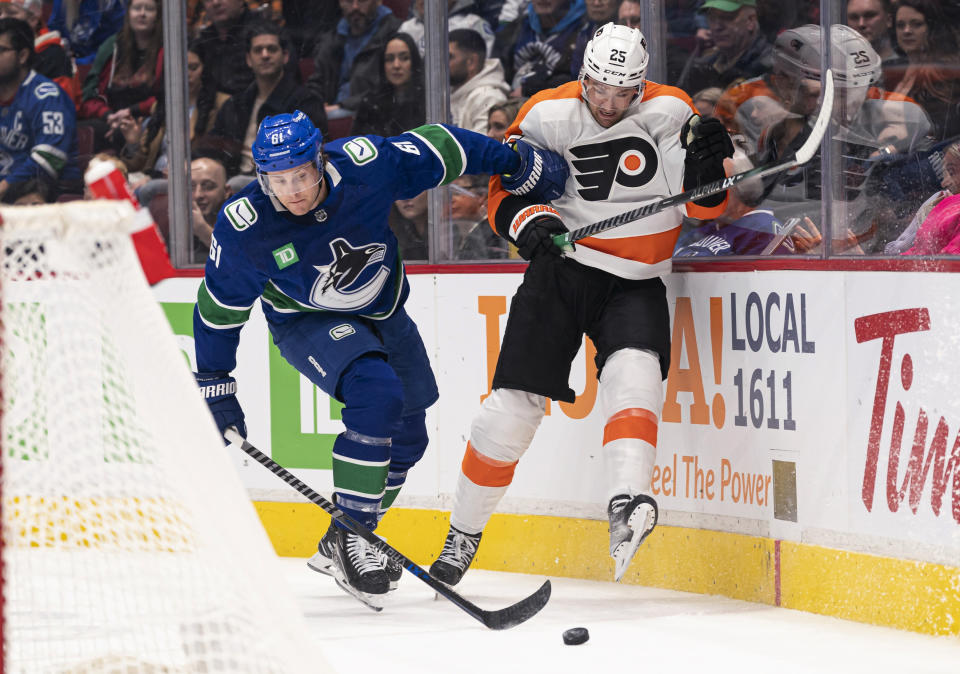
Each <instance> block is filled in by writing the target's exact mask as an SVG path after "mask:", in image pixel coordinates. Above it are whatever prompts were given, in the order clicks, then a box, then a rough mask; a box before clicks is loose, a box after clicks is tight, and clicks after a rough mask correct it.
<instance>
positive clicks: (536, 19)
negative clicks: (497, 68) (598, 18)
mask: <svg viewBox="0 0 960 674" xmlns="http://www.w3.org/2000/svg"><path fill="white" fill-rule="evenodd" d="M585 20H586V19H585V6H584V0H532V1H531V2H530V4H529V5H528V6H527V10H526V12H524V13H523V14H522V15H521V16H520V17H518V18H517V19H515V20H514V21H512V22H510V23H509V24H507V25H506V26H503V27H502V28H501V30H500V32H499V33H498V34H497V39H496V43H495V46H494V54H495V55H498V56H499V57H500V60H501V61H502V63H503V68H504V71H505V72H506V78H507V82H508V83H509V84H510V90H511V94H510V95H511V96H515V97H519V96H532V95H533V94H535V93H537V92H538V91H540V90H542V89H548V88H551V87H556V86H559V85H561V84H564V83H566V82H569V81H570V80H571V79H572V78H571V77H570V70H571V66H570V64H571V61H572V59H573V48H574V46H575V45H576V42H577V35H578V33H579V32H580V29H581V28H582V26H583V23H584V21H585Z"/></svg>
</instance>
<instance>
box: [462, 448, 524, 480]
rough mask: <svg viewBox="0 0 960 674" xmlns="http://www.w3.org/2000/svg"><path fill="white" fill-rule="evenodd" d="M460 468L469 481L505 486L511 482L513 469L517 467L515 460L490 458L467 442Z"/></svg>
mask: <svg viewBox="0 0 960 674" xmlns="http://www.w3.org/2000/svg"><path fill="white" fill-rule="evenodd" d="M460 469H461V470H462V471H463V474H464V475H466V476H467V478H468V479H469V480H470V481H471V482H473V483H474V484H477V485H480V486H481V487H506V486H507V485H509V484H510V483H511V482H513V471H515V470H516V469H517V462H516V461H513V462H509V461H497V460H496V459H491V458H490V457H489V456H484V455H483V454H481V453H480V452H478V451H477V450H475V449H474V448H473V445H471V444H470V443H469V442H468V443H467V451H466V452H464V454H463V463H462V464H461V465H460Z"/></svg>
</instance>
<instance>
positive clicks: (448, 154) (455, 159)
mask: <svg viewBox="0 0 960 674" xmlns="http://www.w3.org/2000/svg"><path fill="white" fill-rule="evenodd" d="M410 133H412V134H414V135H416V136H417V137H418V138H420V140H422V141H423V142H425V143H426V144H427V145H429V146H430V149H431V150H433V151H434V153H435V154H436V155H437V156H438V157H440V161H441V162H443V180H441V181H440V184H441V185H446V184H447V183H452V182H453V181H454V180H456V179H457V178H459V177H460V176H461V175H462V174H463V169H464V168H465V167H466V164H467V155H466V153H465V152H464V151H463V146H462V145H460V141H458V140H457V139H456V138H454V136H453V134H452V133H450V132H449V131H448V130H447V129H445V128H444V127H442V126H440V125H439V124H427V125H425V126H418V127H417V128H416V129H413V130H412V131H411V132H410Z"/></svg>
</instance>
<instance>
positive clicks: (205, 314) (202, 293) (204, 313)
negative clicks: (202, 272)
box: [197, 281, 253, 328]
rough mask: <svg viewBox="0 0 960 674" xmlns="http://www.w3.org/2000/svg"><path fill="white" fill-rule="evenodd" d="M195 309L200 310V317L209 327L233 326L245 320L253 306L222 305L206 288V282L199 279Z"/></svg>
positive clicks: (241, 323)
mask: <svg viewBox="0 0 960 674" xmlns="http://www.w3.org/2000/svg"><path fill="white" fill-rule="evenodd" d="M197 309H198V310H199V311H200V317H201V318H202V319H203V320H204V322H206V323H207V324H208V325H209V326H210V327H213V328H235V327H237V326H238V325H243V324H244V323H246V322H247V319H248V318H250V311H251V310H252V309H253V306H252V305H251V306H249V307H247V308H246V309H243V308H240V307H228V306H224V305H223V304H221V303H220V302H218V301H217V300H216V298H214V296H213V295H211V294H210V291H209V290H207V282H206V281H201V282H200V289H199V290H197Z"/></svg>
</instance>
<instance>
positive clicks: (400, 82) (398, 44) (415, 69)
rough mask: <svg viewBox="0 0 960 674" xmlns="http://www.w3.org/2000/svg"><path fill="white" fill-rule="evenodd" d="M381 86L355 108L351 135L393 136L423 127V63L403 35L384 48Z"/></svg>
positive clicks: (418, 51) (424, 112) (418, 52)
mask: <svg viewBox="0 0 960 674" xmlns="http://www.w3.org/2000/svg"><path fill="white" fill-rule="evenodd" d="M380 82H381V84H380V86H379V87H378V88H377V89H374V90H373V91H369V92H367V93H366V94H365V95H364V97H363V99H362V100H361V101H360V104H359V105H358V106H357V112H356V116H355V119H354V122H353V128H352V130H351V134H353V135H358V136H360V135H364V134H373V135H377V136H395V135H397V134H399V133H403V132H404V131H407V130H409V129H413V128H416V127H418V126H420V125H421V124H423V123H424V121H425V120H426V98H425V97H424V91H423V59H422V58H421V57H420V50H419V49H417V45H416V43H415V42H414V41H413V38H412V37H410V36H409V35H407V34H406V33H397V34H396V35H394V36H393V37H392V38H390V39H389V40H388V41H387V44H386V45H384V48H383V51H382V53H381V54H380Z"/></svg>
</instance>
